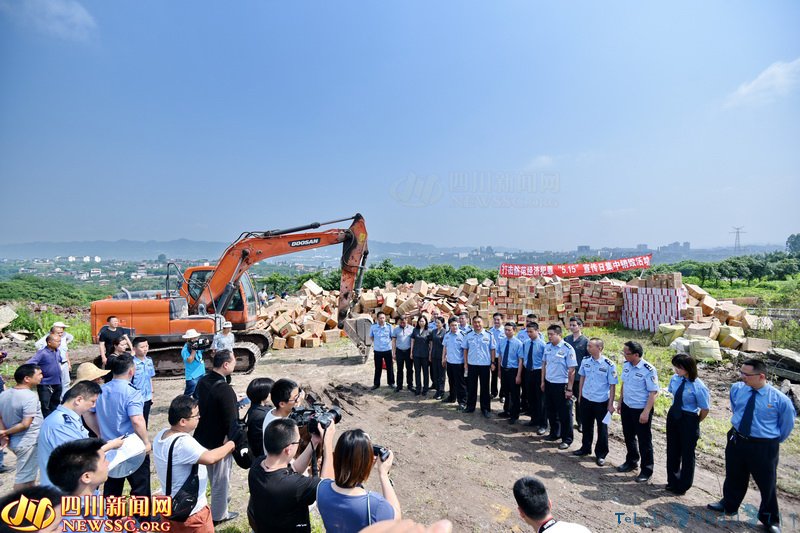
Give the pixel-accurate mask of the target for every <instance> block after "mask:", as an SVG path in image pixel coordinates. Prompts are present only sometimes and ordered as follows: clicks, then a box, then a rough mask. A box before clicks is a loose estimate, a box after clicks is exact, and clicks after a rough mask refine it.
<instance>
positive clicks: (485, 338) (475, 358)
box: [464, 316, 497, 418]
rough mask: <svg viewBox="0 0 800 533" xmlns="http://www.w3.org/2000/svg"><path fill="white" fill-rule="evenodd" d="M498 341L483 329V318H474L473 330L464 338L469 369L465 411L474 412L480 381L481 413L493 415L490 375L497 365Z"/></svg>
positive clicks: (488, 416) (466, 361)
mask: <svg viewBox="0 0 800 533" xmlns="http://www.w3.org/2000/svg"><path fill="white" fill-rule="evenodd" d="M496 350H497V343H496V342H495V340H494V336H492V334H491V333H489V332H488V331H486V330H485V329H483V319H482V318H481V317H479V316H476V317H475V318H473V319H472V331H471V332H470V333H469V334H468V335H467V336H466V338H465V339H464V370H466V371H467V408H466V409H465V410H464V412H465V413H474V412H475V404H476V403H477V400H478V381H480V386H481V413H482V414H483V416H484V417H485V418H490V417H491V414H490V413H491V403H490V402H491V398H490V397H489V375H490V373H491V371H492V368H494V366H495V357H496Z"/></svg>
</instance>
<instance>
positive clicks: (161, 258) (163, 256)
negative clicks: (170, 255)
mask: <svg viewBox="0 0 800 533" xmlns="http://www.w3.org/2000/svg"><path fill="white" fill-rule="evenodd" d="M158 262H159V263H166V262H167V254H158Z"/></svg>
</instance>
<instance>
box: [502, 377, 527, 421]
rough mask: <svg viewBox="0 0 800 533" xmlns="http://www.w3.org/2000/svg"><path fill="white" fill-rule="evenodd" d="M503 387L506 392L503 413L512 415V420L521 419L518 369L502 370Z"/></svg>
mask: <svg viewBox="0 0 800 533" xmlns="http://www.w3.org/2000/svg"><path fill="white" fill-rule="evenodd" d="M502 376H503V379H502V387H503V391H504V392H505V400H504V401H503V411H505V412H506V413H508V414H510V415H511V420H516V419H518V418H519V409H520V407H519V394H520V385H517V369H516V368H504V369H502ZM520 381H522V380H520Z"/></svg>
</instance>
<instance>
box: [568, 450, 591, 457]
mask: <svg viewBox="0 0 800 533" xmlns="http://www.w3.org/2000/svg"><path fill="white" fill-rule="evenodd" d="M590 453H591V452H588V451H586V450H575V451H574V452H572V455H574V456H575V457H583V456H584V455H589V454H590Z"/></svg>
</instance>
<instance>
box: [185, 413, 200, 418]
mask: <svg viewBox="0 0 800 533" xmlns="http://www.w3.org/2000/svg"><path fill="white" fill-rule="evenodd" d="M187 418H189V419H192V418H200V413H197V414H196V415H192V416H189V417H187Z"/></svg>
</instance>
